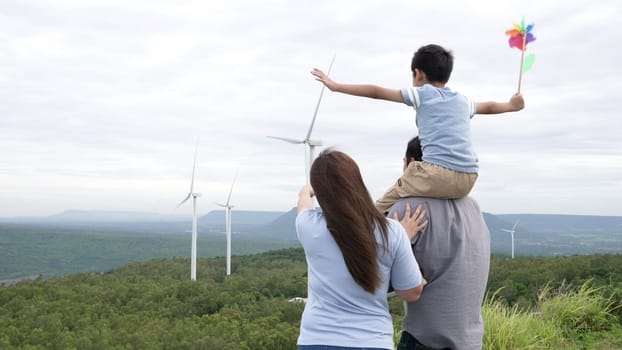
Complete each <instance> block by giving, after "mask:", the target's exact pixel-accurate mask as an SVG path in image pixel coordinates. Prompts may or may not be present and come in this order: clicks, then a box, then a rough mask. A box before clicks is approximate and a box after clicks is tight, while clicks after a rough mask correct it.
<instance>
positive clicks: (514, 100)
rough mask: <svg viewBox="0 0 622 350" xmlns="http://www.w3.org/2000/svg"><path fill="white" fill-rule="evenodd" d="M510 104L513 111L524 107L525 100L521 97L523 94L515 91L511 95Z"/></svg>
mask: <svg viewBox="0 0 622 350" xmlns="http://www.w3.org/2000/svg"><path fill="white" fill-rule="evenodd" d="M510 106H512V109H513V110H514V111H520V110H521V109H523V108H525V100H524V99H523V94H521V93H520V92H517V93H515V94H514V95H512V97H511V98H510Z"/></svg>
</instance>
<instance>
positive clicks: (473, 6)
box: [0, 0, 622, 217]
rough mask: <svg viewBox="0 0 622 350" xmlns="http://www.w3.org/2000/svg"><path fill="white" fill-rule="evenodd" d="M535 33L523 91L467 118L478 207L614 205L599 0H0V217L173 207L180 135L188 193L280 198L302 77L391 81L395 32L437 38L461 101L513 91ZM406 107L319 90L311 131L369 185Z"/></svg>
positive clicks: (618, 165)
mask: <svg viewBox="0 0 622 350" xmlns="http://www.w3.org/2000/svg"><path fill="white" fill-rule="evenodd" d="M521 17H525V18H526V20H527V21H528V22H534V23H535V27H534V34H535V36H536V38H537V40H536V41H535V42H533V43H532V44H530V47H529V51H530V52H531V53H534V54H535V55H536V62H535V64H534V66H533V68H532V69H531V71H529V72H528V73H526V75H525V76H524V77H523V83H522V88H521V91H522V92H523V94H524V97H525V100H526V108H525V109H524V110H523V111H521V112H518V113H512V114H506V115H498V116H476V117H475V118H474V119H473V120H472V124H471V125H472V134H473V140H474V144H475V145H474V146H475V149H476V152H477V153H478V156H479V161H480V168H481V171H480V178H479V180H478V182H477V184H476V186H475V189H474V190H473V192H472V196H473V197H474V198H476V199H477V200H478V201H479V203H480V206H481V207H482V209H483V210H484V211H487V212H491V213H497V214H502V213H560V214H586V215H622V204H621V199H622V137H621V136H620V135H621V134H622V120H621V118H622V117H621V113H620V100H621V98H622V93H620V89H619V84H620V82H622V68H621V66H620V61H621V59H622V53H621V52H622V50H621V49H620V42H621V41H622V35H621V34H620V33H621V31H620V18H621V17H622V5H621V3H620V2H619V1H616V0H600V1H591V2H585V1H580V0H565V1H561V0H551V1H541V0H539V1H531V0H529V1H521V2H519V1H512V2H509V1H468V2H467V1H457V0H456V1H413V0H410V1H382V2H379V1H378V2H363V1H354V0H348V1H286V0H272V1H270V0H266V1H240V0H226V1H225V0H211V1H204V0H196V1H172V0H144V1H143V0H132V1H126V0H101V1H100V0H54V1H52V0H19V1H17V0H16V1H11V0H8V1H7V0H3V1H0V217H11V216H23V215H51V214H56V213H58V212H61V211H63V210H67V209H83V210H131V211H149V212H158V213H163V214H174V213H177V214H185V213H189V212H190V206H189V205H187V206H184V207H181V208H179V209H175V207H176V205H177V204H178V203H179V201H181V200H182V199H183V198H184V196H185V195H186V194H187V193H188V190H189V186H190V176H191V172H192V162H193V155H194V149H195V144H196V142H197V139H199V147H198V155H197V170H196V179H195V188H196V190H197V191H199V192H201V193H202V197H200V198H199V202H198V205H199V213H200V214H205V213H207V212H208V211H210V210H214V209H217V208H218V207H217V206H216V205H215V204H214V202H222V201H225V200H226V197H227V194H228V191H229V187H230V186H231V182H232V180H233V178H234V176H235V174H236V172H239V173H238V178H237V183H236V186H235V189H234V192H233V195H232V198H231V200H232V203H233V204H235V205H236V209H240V210H279V211H286V210H289V209H290V208H292V207H293V206H294V205H295V203H296V199H297V192H298V190H299V188H300V187H301V186H302V185H303V183H304V181H305V177H304V149H303V146H302V145H291V144H286V143H284V142H281V141H278V140H274V139H270V138H267V137H266V136H268V135H275V136H283V137H291V138H300V139H302V138H303V137H304V135H305V134H306V131H307V128H308V127H309V124H310V122H311V118H312V116H313V111H314V108H315V105H316V103H317V101H318V98H319V95H320V91H321V84H320V83H319V82H317V81H315V80H314V79H313V77H312V76H311V74H310V73H309V72H310V70H311V69H312V68H314V67H318V68H323V69H327V68H328V65H329V63H330V61H331V59H332V57H333V55H336V59H335V63H334V65H333V69H332V73H331V75H332V76H333V78H334V79H336V80H338V81H343V82H352V83H374V84H379V85H384V86H388V87H394V88H400V87H404V86H408V85H409V84H411V76H410V74H411V73H410V59H411V57H412V54H413V52H414V51H415V50H416V49H417V48H418V47H419V46H422V45H425V44H429V43H437V44H441V45H443V46H445V47H447V48H450V49H452V50H453V52H454V55H455V64H454V72H453V74H452V77H451V80H450V82H449V84H448V86H449V87H450V88H452V89H454V90H457V91H460V92H462V93H463V94H465V95H467V96H469V97H471V98H472V99H474V100H476V101H487V100H498V101H505V100H507V99H509V98H510V96H511V95H512V94H513V93H514V92H516V90H517V85H518V72H519V63H520V51H518V50H516V49H510V48H509V46H508V43H507V37H506V36H505V34H504V31H505V30H506V29H510V28H511V27H512V22H513V21H520V19H521ZM414 117H415V115H414V112H413V111H412V109H410V108H409V107H406V106H405V105H400V104H394V103H389V102H384V101H376V100H367V99H363V98H357V97H351V96H347V95H342V94H337V93H332V92H330V91H328V90H327V91H326V92H325V94H324V98H323V99H322V102H321V105H320V108H319V112H318V115H317V121H316V124H315V128H314V130H313V136H314V137H315V138H318V139H321V140H322V141H323V143H324V145H326V146H336V147H337V148H338V149H340V150H342V151H345V152H346V153H348V154H350V155H351V156H352V157H353V158H354V159H355V160H356V161H357V163H358V164H359V166H360V168H361V171H362V173H363V177H364V179H365V181H366V184H367V186H368V188H369V190H370V192H371V194H372V196H373V197H374V198H377V197H379V196H380V195H381V194H382V193H383V192H384V190H385V189H386V188H387V187H389V185H390V184H392V183H393V182H394V181H395V179H396V178H397V177H398V176H399V175H400V173H401V160H402V154H403V150H404V146H405V143H406V141H407V140H408V139H410V138H411V137H412V136H414V135H415V134H416V133H417V129H416V127H415V123H414Z"/></svg>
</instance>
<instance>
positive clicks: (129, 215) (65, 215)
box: [0, 210, 186, 223]
mask: <svg viewBox="0 0 622 350" xmlns="http://www.w3.org/2000/svg"><path fill="white" fill-rule="evenodd" d="M183 220H186V217H185V216H183V215H165V214H159V213H152V212H138V211H112V210H65V211H63V212H61V213H58V214H54V215H49V216H23V217H13V218H0V221H3V222H35V223H36V222H47V223H51V222H68V223H69V222H74V223H75V222H173V221H183Z"/></svg>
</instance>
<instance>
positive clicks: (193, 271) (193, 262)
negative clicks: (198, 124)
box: [177, 140, 201, 281]
mask: <svg viewBox="0 0 622 350" xmlns="http://www.w3.org/2000/svg"><path fill="white" fill-rule="evenodd" d="M198 150H199V141H198V140H197V145H196V147H195V149H194V163H193V165H192V179H191V180H190V192H188V195H187V196H186V198H184V200H182V201H181V203H179V204H178V205H177V208H179V207H180V206H181V205H182V204H184V203H186V202H187V201H188V199H190V197H192V249H191V255H190V279H191V280H193V281H194V280H196V279H197V197H200V196H201V194H200V193H197V192H194V171H195V169H196V166H197V151H198Z"/></svg>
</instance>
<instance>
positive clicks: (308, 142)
mask: <svg viewBox="0 0 622 350" xmlns="http://www.w3.org/2000/svg"><path fill="white" fill-rule="evenodd" d="M333 62H335V56H333V59H332V61H330V66H329V67H328V72H327V73H326V75H329V74H330V70H331V69H332V68H333ZM325 88H326V86H325V85H324V84H322V91H321V92H320V98H319V99H318V101H317V105H315V112H313V119H312V120H311V125H310V126H309V130H307V135H306V136H305V138H304V139H302V140H297V139H290V138H286V137H278V136H268V137H270V138H273V139H277V140H281V141H285V142H288V143H294V144H304V145H305V177H306V183H307V184H308V183H309V171H310V169H311V163H312V162H313V160H314V159H315V147H316V146H321V145H322V141H320V140H312V139H311V132H312V131H313V125H314V124H315V118H316V117H317V111H318V109H319V108H320V102H322V95H324V89H325Z"/></svg>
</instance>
